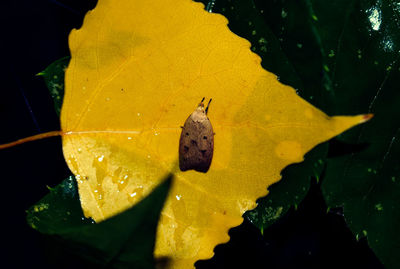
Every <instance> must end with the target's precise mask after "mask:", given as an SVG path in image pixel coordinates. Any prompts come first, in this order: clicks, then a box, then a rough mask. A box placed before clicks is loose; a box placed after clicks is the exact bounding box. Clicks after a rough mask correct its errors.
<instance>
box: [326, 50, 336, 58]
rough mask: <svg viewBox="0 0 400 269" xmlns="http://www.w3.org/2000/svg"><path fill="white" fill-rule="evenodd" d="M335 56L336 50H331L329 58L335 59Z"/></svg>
mask: <svg viewBox="0 0 400 269" xmlns="http://www.w3.org/2000/svg"><path fill="white" fill-rule="evenodd" d="M334 56H335V51H334V50H331V51H330V52H329V54H328V57H329V58H332V57H334Z"/></svg>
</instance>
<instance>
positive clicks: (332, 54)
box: [203, 0, 400, 268]
mask: <svg viewBox="0 0 400 269" xmlns="http://www.w3.org/2000/svg"><path fill="white" fill-rule="evenodd" d="M203 2H204V3H205V4H206V5H207V4H208V8H209V9H211V7H212V11H213V12H219V13H222V14H224V15H225V16H227V17H228V19H229V26H230V28H231V30H232V31H233V32H235V33H237V34H239V35H241V36H243V37H244V38H246V39H248V40H250V41H251V42H252V49H253V51H254V52H256V53H257V54H259V55H260V56H261V57H262V64H263V66H264V67H265V68H266V69H267V70H269V71H272V72H274V73H276V74H277V75H278V77H279V79H280V80H281V81H282V82H284V83H286V84H289V85H291V86H293V87H295V88H296V89H298V93H299V94H300V95H301V96H302V97H303V98H305V99H306V100H307V101H309V102H311V103H312V104H314V105H316V106H317V107H319V108H321V109H322V110H324V111H326V112H327V113H328V114H330V115H332V114H358V113H367V112H369V113H374V114H375V117H374V119H372V120H371V122H370V123H368V124H366V125H363V126H360V127H357V128H354V129H352V130H350V131H349V132H347V133H345V134H343V135H341V136H339V137H338V138H337V139H336V140H334V141H331V142H330V143H329V153H328V155H326V154H323V153H322V155H314V154H316V151H315V150H314V151H312V152H311V153H310V154H308V155H307V156H306V158H305V159H306V161H305V162H304V163H302V164H299V165H295V166H291V167H288V168H287V169H285V170H284V171H283V173H282V175H283V180H282V181H281V182H279V183H278V184H276V185H274V186H272V187H271V188H270V191H271V193H270V194H269V195H268V196H267V197H266V198H264V199H262V200H260V202H259V207H258V208H257V209H256V210H255V211H254V212H253V213H249V214H248V215H247V216H248V217H249V218H250V220H251V221H252V222H253V223H255V224H256V225H257V226H258V227H260V228H261V229H263V228H265V227H267V226H268V225H269V224H270V223H271V222H273V220H275V219H276V216H277V213H279V212H280V210H281V209H280V208H283V209H285V208H286V207H285V206H283V207H282V205H283V204H284V203H285V201H289V204H291V205H293V206H295V205H296V204H297V203H298V202H299V201H298V200H295V199H293V198H292V199H288V198H287V197H288V196H291V197H300V200H301V197H303V196H304V191H303V189H304V188H306V189H308V185H309V180H308V178H310V177H311V176H313V175H314V174H313V172H312V171H311V170H312V169H311V170H310V169H306V167H309V163H318V162H319V160H321V161H322V162H326V163H327V169H326V172H325V177H324V178H323V179H322V189H323V193H324V197H325V200H326V202H327V203H328V206H329V207H339V206H343V207H344V216H345V219H346V221H347V223H348V225H349V227H350V228H351V229H352V231H353V233H354V235H355V236H356V237H357V238H360V237H362V236H366V237H367V239H368V242H369V244H370V246H371V247H372V249H373V250H374V251H375V253H376V255H377V256H378V257H379V258H380V260H381V261H382V262H383V263H384V264H385V266H386V267H387V268H397V267H398V266H399V265H400V258H399V256H398V255H397V253H398V252H399V251H400V236H399V235H398V233H397V230H398V227H399V226H400V208H399V207H400V206H399V198H400V183H399V182H400V179H399V178H400V171H399V170H400V165H399V162H398V161H399V159H400V145H399V143H398V136H399V132H400V129H399V128H400V125H399V122H400V112H399V111H398V107H399V106H400V93H399V91H398V85H399V84H400V69H399V61H398V60H399V49H400V31H399V29H400V1H395V0H390V1H379V0H375V1H367V0H354V1H346V0H335V1H324V0H303V1H295V0H290V1H284V0H278V1H261V0H253V1H238V0H232V1H228V0H219V1H218V0H217V1H203ZM296 167H297V168H298V169H300V170H297V173H296V172H294V171H295V170H292V169H296ZM290 171H293V173H291V172H290ZM291 182H292V183H291ZM284 194H285V195H284ZM271 212H272V214H271ZM279 215H281V214H279ZM270 216H272V218H271V217H270ZM271 219H272V221H271Z"/></svg>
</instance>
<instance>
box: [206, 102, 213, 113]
mask: <svg viewBox="0 0 400 269" xmlns="http://www.w3.org/2000/svg"><path fill="white" fill-rule="evenodd" d="M211 100H212V98H210V101H208V104H207V107H206V114H207V112H208V107H209V106H210V103H211Z"/></svg>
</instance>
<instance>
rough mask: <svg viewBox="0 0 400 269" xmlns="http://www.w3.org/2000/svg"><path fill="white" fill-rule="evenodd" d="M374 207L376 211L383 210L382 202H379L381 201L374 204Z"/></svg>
mask: <svg viewBox="0 0 400 269" xmlns="http://www.w3.org/2000/svg"><path fill="white" fill-rule="evenodd" d="M375 209H376V210H378V211H382V210H383V206H382V204H381V203H379V204H376V205H375Z"/></svg>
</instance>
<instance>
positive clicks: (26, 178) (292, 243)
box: [0, 0, 383, 268]
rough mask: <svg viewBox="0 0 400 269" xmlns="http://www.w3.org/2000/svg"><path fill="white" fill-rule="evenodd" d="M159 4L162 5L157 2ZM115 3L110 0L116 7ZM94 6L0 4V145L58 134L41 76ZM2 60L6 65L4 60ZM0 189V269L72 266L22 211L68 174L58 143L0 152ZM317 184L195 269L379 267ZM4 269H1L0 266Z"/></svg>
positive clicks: (87, 1)
mask: <svg viewBox="0 0 400 269" xmlns="http://www.w3.org/2000/svg"><path fill="white" fill-rule="evenodd" d="M160 1H162V0H160ZM117 2H118V0H116V3H117ZM95 3H96V1H94V0H80V1H79V0H62V1H51V0H37V1H32V0H24V1H15V0H13V1H11V0H10V1H2V5H1V6H2V8H1V13H2V14H1V22H2V24H1V25H2V35H1V36H2V38H1V45H0V46H1V52H2V59H3V61H2V72H1V73H0V76H1V82H2V83H1V90H0V122H1V124H0V126H1V127H0V128H1V132H0V143H6V142H10V141H13V140H16V139H18V138H22V137H26V136H30V135H34V134H37V133H41V132H46V131H52V130H59V129H60V125H59V119H58V117H57V115H56V113H55V112H54V108H53V103H52V100H51V97H50V95H49V93H48V91H47V88H46V86H45V84H44V80H43V78H41V77H37V76H35V75H36V74H37V73H39V72H40V71H42V70H43V69H45V68H46V67H47V66H48V65H49V64H50V63H52V62H53V61H55V60H57V59H59V58H61V57H64V56H67V55H69V50H68V34H69V32H70V30H71V29H73V28H79V27H80V26H81V24H82V20H83V17H84V14H85V13H86V11H87V10H90V9H92V8H94V6H95ZM4 59H5V61H4ZM0 166H1V172H2V173H1V183H2V195H1V199H2V203H1V205H2V207H1V208H2V210H1V216H2V217H1V220H2V227H3V228H2V240H1V247H2V251H1V255H2V257H1V263H2V264H3V265H9V267H7V268H28V267H31V268H36V267H39V268H53V267H57V268H71V266H74V268H76V267H77V266H78V267H79V265H80V263H79V260H77V259H75V258H74V257H73V256H72V257H71V255H70V253H69V252H68V251H67V250H66V249H65V248H63V247H60V246H58V242H57V241H54V239H52V238H49V237H47V236H43V235H41V234H40V233H38V232H36V231H35V230H33V229H32V228H30V227H29V226H28V225H27V223H26V221H25V210H26V209H28V208H29V207H30V206H31V205H32V204H34V203H35V202H37V201H38V200H39V199H40V198H41V197H43V196H44V195H45V194H46V193H47V192H48V190H47V186H55V185H57V184H58V183H60V182H61V181H62V180H63V179H65V178H66V177H67V176H68V175H69V173H70V172H69V170H68V168H67V166H66V164H65V162H64V159H63V156H62V149H61V139H60V138H59V137H56V138H48V139H45V140H40V141H35V142H30V143H27V144H24V145H20V146H17V147H15V148H11V149H6V150H1V151H0ZM326 212H327V208H326V206H325V203H324V201H323V198H322V196H321V194H320V190H319V186H318V185H317V184H316V183H313V184H312V187H311V190H310V193H309V194H308V195H307V197H306V199H305V201H303V203H302V204H300V205H299V207H298V209H297V210H294V209H293V210H290V211H289V213H288V214H287V215H286V216H285V217H283V218H282V219H281V220H279V221H278V222H277V223H276V224H274V225H273V226H272V227H270V228H269V229H267V230H265V231H264V236H262V235H261V234H260V231H259V230H258V229H257V228H255V227H254V226H253V225H252V224H251V223H249V222H248V221H246V220H245V222H244V224H243V225H241V226H240V227H237V228H234V229H232V230H231V231H230V235H231V241H230V242H229V244H226V245H221V246H217V247H216V249H215V251H216V255H215V256H214V258H213V259H211V260H209V261H199V262H197V263H196V265H197V266H198V268H240V267H242V268H337V267H341V268H346V267H352V268H383V266H382V265H381V264H380V262H379V261H378V260H377V258H376V257H375V255H374V254H373V253H372V251H371V250H370V249H369V248H368V246H367V243H366V241H365V240H361V241H357V240H355V238H354V237H353V235H352V233H351V232H350V230H349V229H348V228H347V226H346V224H345V222H344V219H343V217H342V215H341V211H340V209H335V210H333V211H331V212H329V213H326ZM1 267H3V266H1Z"/></svg>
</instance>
